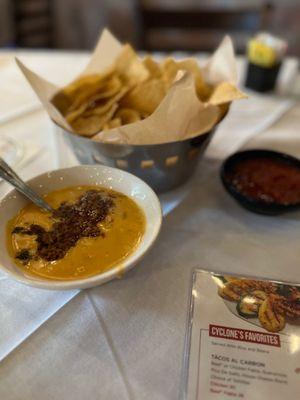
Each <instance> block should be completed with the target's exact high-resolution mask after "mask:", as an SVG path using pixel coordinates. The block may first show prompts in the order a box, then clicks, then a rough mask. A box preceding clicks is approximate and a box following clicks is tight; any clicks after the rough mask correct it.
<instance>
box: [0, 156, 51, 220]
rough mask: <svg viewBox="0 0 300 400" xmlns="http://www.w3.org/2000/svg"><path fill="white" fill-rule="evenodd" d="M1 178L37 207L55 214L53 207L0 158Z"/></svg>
mask: <svg viewBox="0 0 300 400" xmlns="http://www.w3.org/2000/svg"><path fill="white" fill-rule="evenodd" d="M0 177H1V178H3V179H4V180H5V181H7V182H9V183H10V184H11V185H13V186H14V187H15V188H16V189H17V190H18V191H19V192H21V193H22V194H23V195H24V196H26V197H28V198H29V199H30V200H31V201H32V202H33V203H35V204H36V205H37V206H39V207H41V208H43V209H44V210H46V211H48V212H51V213H52V212H53V209H52V207H50V205H49V204H48V203H46V202H45V201H44V200H43V199H42V198H41V197H40V196H39V195H38V194H37V193H36V192H34V191H33V190H32V189H31V188H30V187H29V186H28V185H26V183H25V182H24V181H22V179H21V178H20V177H19V176H18V175H17V174H16V173H15V171H14V170H13V169H12V168H11V167H10V166H9V165H8V164H7V163H6V162H5V161H4V160H3V158H1V157H0Z"/></svg>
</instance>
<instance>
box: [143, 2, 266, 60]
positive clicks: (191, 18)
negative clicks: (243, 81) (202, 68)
mask: <svg viewBox="0 0 300 400" xmlns="http://www.w3.org/2000/svg"><path fill="white" fill-rule="evenodd" d="M151 3H152V2H151V1H149V0H148V1H147V2H145V0H144V1H143V0H140V1H138V3H137V13H138V17H139V47H140V49H143V50H147V51H151V50H161V51H172V50H185V51H195V50H201V51H211V50H213V49H214V48H215V47H216V45H217V43H218V42H219V40H220V39H221V38H222V37H223V36H224V34H226V33H229V34H233V36H236V37H237V39H238V40H237V48H236V50H237V51H238V52H241V51H243V50H244V46H245V41H246V40H247V39H248V38H249V36H250V35H251V34H253V33H254V32H256V31H258V30H261V29H264V27H265V26H266V25H267V22H268V19H269V18H270V17H269V15H270V12H271V9H272V6H271V5H270V4H265V5H263V6H260V7H246V6H243V7H239V8H233V7H231V8H229V7H226V8H225V7H224V8H220V7H201V3H199V2H198V3H197V4H196V3H195V6H193V5H190V6H186V5H185V3H184V2H182V1H181V4H180V5H179V6H178V8H176V7H174V5H172V7H166V6H164V1H163V0H162V1H161V4H159V3H160V2H158V1H156V2H155V4H154V5H152V4H151ZM188 3H189V4H191V2H188ZM192 3H193V2H192ZM239 39H242V40H239ZM239 42H240V43H239Z"/></svg>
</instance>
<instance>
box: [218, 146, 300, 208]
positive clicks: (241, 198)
mask: <svg viewBox="0 0 300 400" xmlns="http://www.w3.org/2000/svg"><path fill="white" fill-rule="evenodd" d="M260 157H268V158H270V159H275V160H282V161H284V162H286V163H289V164H291V165H294V166H296V167H297V168H299V170H300V159H298V158H296V157H294V156H292V155H290V154H287V153H282V152H279V151H275V150H269V149H249V150H241V151H238V152H236V153H233V154H231V155H230V156H229V157H228V158H226V159H225V161H224V162H223V163H222V166H221V170H220V176H221V181H222V183H223V186H224V187H225V189H226V190H227V192H228V193H229V194H230V195H231V196H233V197H234V199H235V200H236V201H237V202H238V203H239V204H241V205H242V206H243V207H245V208H247V209H248V210H250V211H253V212H255V213H257V214H264V215H276V214H281V213H284V212H289V211H296V210H298V209H300V202H298V203H294V204H279V203H267V202H264V201H261V200H255V199H253V198H251V197H249V196H246V195H244V194H242V193H241V192H240V191H239V190H237V189H236V187H235V186H234V185H233V184H232V183H230V182H228V180H227V179H226V174H227V173H228V171H229V170H230V169H231V168H232V167H233V166H234V165H235V164H237V163H238V162H240V161H242V160H245V159H249V158H251V159H256V158H260Z"/></svg>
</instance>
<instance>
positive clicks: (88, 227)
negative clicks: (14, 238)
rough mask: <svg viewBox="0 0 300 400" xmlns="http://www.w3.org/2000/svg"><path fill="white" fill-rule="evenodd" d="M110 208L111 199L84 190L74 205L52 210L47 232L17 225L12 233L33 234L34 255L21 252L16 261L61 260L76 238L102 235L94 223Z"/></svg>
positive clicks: (70, 204)
mask: <svg viewBox="0 0 300 400" xmlns="http://www.w3.org/2000/svg"><path fill="white" fill-rule="evenodd" d="M113 206H114V202H113V196H110V195H108V194H107V193H105V192H102V191H100V190H99V191H98V190H88V191H86V192H85V193H84V194H83V195H82V196H81V197H80V198H79V199H78V200H77V201H76V202H75V203H62V204H61V205H60V206H59V208H57V209H56V210H55V211H54V213H53V219H54V222H53V225H52V228H51V230H49V231H46V230H45V229H44V228H43V227H42V226H40V225H36V224H32V225H30V226H29V227H28V228H27V227H26V228H24V227H20V226H17V227H16V228H15V229H14V230H13V232H12V233H13V234H26V235H36V242H37V252H36V254H34V255H32V254H30V253H29V251H28V250H24V249H23V250H20V251H19V253H18V254H17V255H16V258H18V259H20V260H22V261H24V263H27V262H28V261H29V260H30V258H32V257H39V258H42V259H44V260H47V261H55V260H59V259H61V258H63V257H64V256H65V254H66V253H67V251H68V250H69V249H70V248H71V247H74V246H75V245H76V243H77V242H78V240H79V239H81V238H84V237H98V236H101V235H104V233H103V232H102V231H101V229H100V228H99V226H98V224H99V222H102V221H104V220H105V218H106V217H107V216H108V214H109V212H110V211H111V209H112V208H113Z"/></svg>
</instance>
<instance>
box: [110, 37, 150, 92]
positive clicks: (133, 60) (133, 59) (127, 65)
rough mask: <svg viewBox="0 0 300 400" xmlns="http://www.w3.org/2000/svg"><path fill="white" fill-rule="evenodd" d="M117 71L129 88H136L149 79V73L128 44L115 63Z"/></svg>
mask: <svg viewBox="0 0 300 400" xmlns="http://www.w3.org/2000/svg"><path fill="white" fill-rule="evenodd" d="M115 70H116V72H117V74H118V75H119V76H120V78H121V79H122V81H123V83H124V84H125V85H127V86H134V85H136V84H138V83H140V82H144V81H145V80H146V79H148V78H149V75H150V74H149V71H148V70H147V68H146V67H145V66H144V65H143V63H142V61H141V60H140V59H139V57H138V55H137V54H136V52H135V51H134V50H133V48H132V47H131V46H130V45H129V44H126V45H125V46H124V47H123V50H122V52H121V54H120V55H119V57H118V58H117V60H116V62H115Z"/></svg>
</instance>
